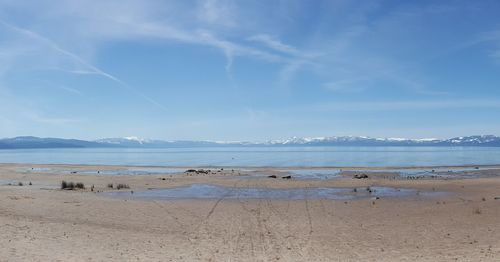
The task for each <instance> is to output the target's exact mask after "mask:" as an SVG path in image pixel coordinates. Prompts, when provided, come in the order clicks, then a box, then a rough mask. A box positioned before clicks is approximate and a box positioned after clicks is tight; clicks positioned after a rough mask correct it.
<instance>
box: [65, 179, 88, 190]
mask: <svg viewBox="0 0 500 262" xmlns="http://www.w3.org/2000/svg"><path fill="white" fill-rule="evenodd" d="M61 189H66V190H74V189H85V185H84V184H83V183H80V182H78V183H76V184H75V183H73V182H66V181H64V180H63V181H62V182H61Z"/></svg>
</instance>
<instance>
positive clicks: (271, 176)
mask: <svg viewBox="0 0 500 262" xmlns="http://www.w3.org/2000/svg"><path fill="white" fill-rule="evenodd" d="M268 177H269V178H276V175H270V176H268Z"/></svg>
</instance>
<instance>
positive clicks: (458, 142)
mask: <svg viewBox="0 0 500 262" xmlns="http://www.w3.org/2000/svg"><path fill="white" fill-rule="evenodd" d="M234 146H254V147H255V146H273V147H277V146H491V147H500V137H498V136H493V135H483V136H466V137H455V138H450V139H434V138H424V139H406V138H371V137H365V136H338V137H337V136H332V137H312V138H307V137H305V138H304V137H292V138H290V139H284V140H271V141H266V142H239V141H164V140H152V139H142V138H138V137H124V138H105V139H99V140H95V141H85V140H78V139H62V138H39V137H32V136H24V137H15V138H5V139H0V149H18V148H99V147H120V148H175V147H234Z"/></svg>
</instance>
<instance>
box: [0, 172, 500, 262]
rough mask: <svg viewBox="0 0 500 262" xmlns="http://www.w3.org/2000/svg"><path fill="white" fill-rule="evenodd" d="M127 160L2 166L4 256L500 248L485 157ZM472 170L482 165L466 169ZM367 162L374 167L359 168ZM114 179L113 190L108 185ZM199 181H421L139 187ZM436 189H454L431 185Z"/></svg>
mask: <svg viewBox="0 0 500 262" xmlns="http://www.w3.org/2000/svg"><path fill="white" fill-rule="evenodd" d="M32 168H33V169H32ZM135 168H137V167H135ZM148 168H151V167H148ZM153 168H154V167H153ZM178 168H180V169H184V168H185V169H189V167H178ZM126 169H127V167H123V166H121V167H117V166H82V165H80V166H71V165H24V164H23V165H15V164H4V165H0V185H1V186H0V234H1V235H2V237H1V238H0V261H57V260H60V261H457V260H458V261H498V260H499V258H500V199H495V198H496V197H500V167H498V166H490V167H483V166H481V167H479V169H477V170H476V169H475V166H470V167H443V168H439V170H441V169H443V170H444V169H457V170H458V171H456V172H451V173H450V176H452V177H446V178H443V177H429V176H426V177H411V178H408V177H402V176H399V175H397V174H395V173H393V172H390V170H391V169H393V168H377V169H369V168H341V167H328V168H323V169H331V170H332V172H334V171H333V170H336V171H335V172H340V173H339V174H340V175H339V176H335V177H332V179H312V180H308V179H303V178H300V179H297V178H296V177H294V175H293V174H292V178H291V179H283V178H281V177H283V176H287V175H290V172H289V171H290V170H310V169H318V170H320V169H321V168H306V167H303V168H290V169H286V168H272V167H266V168H244V167H233V168H227V167H225V168H224V170H221V169H220V168H214V167H211V168H210V170H211V172H209V173H208V174H205V173H195V172H191V173H175V172H174V173H170V172H168V170H166V169H162V170H161V171H159V172H160V173H155V172H153V173H152V174H147V175H130V174H128V173H127V172H117V171H116V170H126ZM196 169H199V168H196ZM205 169H207V168H205ZM405 169H408V168H405ZM410 169H422V170H431V169H436V170H437V169H438V168H437V167H421V168H418V167H412V168H410ZM462 169H467V171H464V170H462ZM469 169H473V170H472V171H470V170H469ZM106 170H108V171H113V172H108V173H107V172H104V171H106ZM148 170H150V169H148ZM89 171H92V172H94V171H95V173H92V172H89ZM97 171H99V174H97ZM219 171H220V172H219ZM161 172H165V173H164V174H162V173H161ZM462 172H473V173H474V174H475V175H474V176H473V177H472V178H470V179H469V178H467V179H463V177H460V174H461V173H462ZM325 173H326V174H328V172H325ZM362 173H365V174H367V175H368V178H367V179H353V178H352V176H354V175H355V174H362ZM268 175H276V176H277V178H268V177H267V176H268ZM454 175H456V177H457V179H454V178H453V176H454ZM62 180H65V181H68V182H69V181H72V182H82V183H84V184H85V186H86V189H84V190H61V189H59V186H60V183H61V181H62ZM19 182H22V183H23V186H19V185H18V183H19ZM30 182H31V184H32V185H29V183H30ZM110 183H112V184H113V185H114V188H113V189H111V188H108V184H110ZM120 183H121V184H126V185H128V186H129V187H130V189H121V190H119V191H118V190H117V189H116V188H115V187H116V185H117V184H120ZM9 184H10V185H9ZM193 184H199V185H211V186H217V187H224V188H231V189H232V190H238V189H254V188H260V189H266V188H268V189H273V190H295V189H308V190H315V189H316V188H351V189H352V188H357V189H358V190H362V189H364V188H367V187H372V188H373V187H389V188H398V189H408V190H410V189H411V190H412V191H411V192H412V193H411V194H410V195H404V196H382V197H379V199H376V197H375V196H371V195H366V192H365V193H363V194H364V195H363V197H361V198H355V199H342V200H339V199H337V200H335V199H327V198H321V197H317V198H307V197H306V198H298V199H290V198H286V197H269V195H264V196H266V197H265V198H263V197H261V198H248V197H244V196H242V197H239V196H238V195H237V194H236V197H234V195H232V197H224V195H222V196H219V195H217V196H213V197H210V198H197V199H184V198H183V199H157V198H138V197H135V196H134V194H135V195H140V193H141V192H147V191H148V190H149V191H151V190H155V189H169V188H179V187H189V186H192V185H193ZM92 185H94V189H93V191H91V186H92ZM130 191H134V194H132V192H130ZM114 192H126V193H123V194H126V196H125V197H123V196H120V197H116V196H113V193H114ZM129 192H130V195H128V194H129ZM287 192H288V191H287ZM413 192H416V193H415V194H413ZM426 192H439V193H441V192H442V193H443V194H435V195H431V196H429V195H425V194H424V193H426Z"/></svg>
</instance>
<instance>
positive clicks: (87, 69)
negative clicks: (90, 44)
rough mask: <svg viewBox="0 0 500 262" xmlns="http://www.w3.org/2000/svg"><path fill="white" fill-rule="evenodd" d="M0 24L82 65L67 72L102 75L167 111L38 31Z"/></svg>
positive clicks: (3, 22)
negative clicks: (78, 68)
mask: <svg viewBox="0 0 500 262" xmlns="http://www.w3.org/2000/svg"><path fill="white" fill-rule="evenodd" d="M0 24H2V25H4V26H5V27H7V28H9V29H11V30H14V31H16V32H19V33H21V34H23V35H26V36H28V37H29V38H31V39H32V40H35V41H38V42H39V43H41V44H42V45H44V46H47V47H48V48H49V49H51V50H53V51H56V52H57V53H59V54H60V55H62V56H65V57H68V58H70V59H71V60H73V61H74V62H76V63H77V64H78V65H80V66H82V68H83V70H73V69H69V70H67V72H71V73H76V74H95V75H98V76H102V77H104V78H107V79H109V80H111V81H113V82H115V83H117V84H119V85H120V86H121V87H124V88H126V89H128V90H130V91H132V92H134V93H136V94H138V95H139V96H140V97H142V98H143V99H145V100H146V101H148V102H149V103H151V104H153V105H155V106H157V107H159V108H161V109H162V110H165V111H168V109H167V107H165V106H164V105H162V104H161V103H159V102H157V101H156V100H155V99H153V98H151V97H149V96H147V95H145V94H144V93H142V92H141V91H139V90H138V89H136V88H134V87H132V86H130V85H129V84H127V83H126V82H124V81H122V80H121V79H119V78H117V77H115V76H113V75H111V74H109V73H107V72H105V71H103V70H101V69H99V68H98V67H96V66H94V65H92V64H90V63H88V62H86V61H85V60H83V59H82V58H81V57H79V56H78V55H76V54H74V53H72V52H70V51H67V50H65V49H63V48H61V47H59V46H58V45H57V44H56V43H55V42H53V41H52V40H50V39H48V38H47V37H44V36H42V35H40V34H38V33H35V32H34V31H31V30H28V29H24V28H21V27H18V26H15V25H12V24H10V23H7V22H5V21H2V20H0Z"/></svg>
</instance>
